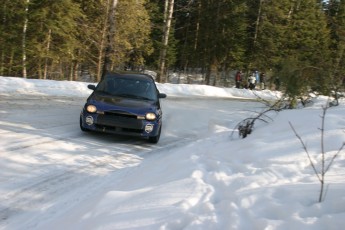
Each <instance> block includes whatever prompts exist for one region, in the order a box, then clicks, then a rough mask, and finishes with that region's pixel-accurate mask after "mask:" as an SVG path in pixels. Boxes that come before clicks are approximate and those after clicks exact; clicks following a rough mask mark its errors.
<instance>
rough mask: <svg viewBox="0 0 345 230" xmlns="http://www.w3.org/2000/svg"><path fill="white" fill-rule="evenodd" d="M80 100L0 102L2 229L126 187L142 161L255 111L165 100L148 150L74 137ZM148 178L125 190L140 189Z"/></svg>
mask: <svg viewBox="0 0 345 230" xmlns="http://www.w3.org/2000/svg"><path fill="white" fill-rule="evenodd" d="M84 102H85V97H62V96H38V95H37V96H35V95H24V96H20V95H17V96H2V97H1V99H0V106H1V107H0V109H1V114H0V118H1V119H0V126H1V129H0V151H1V154H2V156H4V157H5V159H6V161H1V163H0V164H1V165H0V166H1V169H2V170H1V177H0V183H1V187H0V197H1V198H0V199H1V203H0V204H1V206H0V228H1V229H24V228H25V229H35V228H37V227H39V226H40V225H42V224H43V223H45V222H46V223H48V224H49V222H51V221H52V220H54V219H56V218H57V216H60V215H62V214H63V213H66V212H68V211H69V210H70V209H72V208H73V207H76V206H80V205H87V203H88V201H89V200H93V199H94V197H95V196H99V195H100V194H103V193H105V192H106V191H107V186H109V184H114V183H115V184H119V183H122V184H123V185H126V186H128V185H127V183H126V174H129V173H132V174H133V173H135V172H132V170H133V168H134V167H138V166H139V165H140V164H143V162H145V161H147V160H148V159H150V162H159V163H162V162H164V161H165V160H164V159H162V158H165V157H167V158H169V154H174V151H173V149H174V148H179V147H181V146H184V145H186V144H187V143H188V144H190V143H192V142H198V141H202V139H204V138H207V137H210V136H212V135H215V134H217V133H220V134H221V133H222V132H227V133H229V131H231V128H233V127H235V125H236V124H237V122H238V121H239V120H241V119H243V118H244V117H245V116H247V114H250V113H251V112H249V111H245V110H246V108H250V109H251V110H253V108H255V107H258V109H259V107H260V106H261V105H260V104H258V103H255V102H250V101H239V100H230V99H200V98H188V99H187V98H181V97H172V98H167V99H164V100H162V106H163V112H164V120H163V122H164V123H163V124H164V126H163V131H162V136H161V140H160V142H159V143H158V144H157V145H152V144H149V143H148V142H147V141H146V140H143V139H139V138H128V137H122V136H114V135H108V134H100V133H83V132H81V131H80V129H79V123H78V119H79V113H80V110H81V108H82V106H83V104H84ZM157 158H159V159H157ZM162 167H165V166H162ZM166 167H168V165H167V166H166ZM157 173H158V174H159V172H157ZM132 176H133V175H132ZM141 176H142V175H137V177H141ZM147 179H148V178H145V177H142V178H141V179H140V180H138V182H139V184H136V183H137V182H135V181H134V182H133V181H132V182H130V185H131V186H134V187H137V188H140V187H141V183H144V182H143V181H146V180H147ZM145 183H146V182H145ZM145 183H144V184H145ZM42 213H44V218H42ZM50 227H51V226H50Z"/></svg>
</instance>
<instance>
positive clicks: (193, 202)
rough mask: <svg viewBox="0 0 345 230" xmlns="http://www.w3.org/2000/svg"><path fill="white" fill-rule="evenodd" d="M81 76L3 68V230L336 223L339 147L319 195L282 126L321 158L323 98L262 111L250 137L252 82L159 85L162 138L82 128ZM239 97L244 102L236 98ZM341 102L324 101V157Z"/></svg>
mask: <svg viewBox="0 0 345 230" xmlns="http://www.w3.org/2000/svg"><path fill="white" fill-rule="evenodd" d="M87 84H88V83H84V82H69V81H51V80H33V79H23V78H14V77H0V85H1V88H0V156H1V158H0V168H1V169H2V170H1V171H0V229H66V230H67V229H162V230H163V229H171V230H175V229H176V230H177V229H279V230H280V229H313V230H315V229H316V230H318V229H320V230H321V229H341V225H342V224H344V223H345V221H344V220H345V167H344V166H345V150H342V152H341V153H340V154H339V155H338V157H337V158H336V159H335V161H334V162H333V164H332V166H331V168H330V170H329V171H328V172H327V173H326V179H325V180H326V184H327V186H326V188H327V190H326V195H325V197H324V199H323V202H321V203H319V202H318V196H319V191H320V183H319V181H318V180H317V177H316V175H315V174H314V172H313V169H312V167H311V165H310V162H309V160H308V158H307V155H306V153H305V151H304V150H303V148H302V146H301V144H300V142H299V140H298V139H297V138H296V136H295V134H294V133H293V131H292V130H291V128H290V126H289V122H291V123H292V124H293V126H294V127H295V129H296V131H297V132H298V134H299V135H300V136H301V137H302V139H303V141H304V142H305V143H306V145H307V148H308V150H309V153H310V154H311V156H312V160H313V162H314V164H315V165H316V166H317V169H318V170H320V168H321V160H322V158H321V154H320V151H321V150H320V149H321V142H320V137H321V135H320V127H321V117H320V116H321V115H322V106H324V105H325V104H326V102H327V98H326V97H323V96H320V97H315V98H314V99H313V103H312V104H310V105H309V106H308V107H306V108H303V109H295V110H284V111H282V112H279V113H271V114H269V115H270V117H271V118H272V120H271V121H270V122H268V123H258V124H257V125H256V126H255V130H254V132H253V133H252V134H251V135H249V136H248V137H247V138H245V139H240V138H238V135H237V133H236V131H234V127H235V126H236V124H237V123H238V122H239V121H241V120H242V119H244V118H247V117H249V116H251V115H252V114H253V113H252V112H253V111H260V109H262V107H260V103H257V102H254V101H253V100H248V99H255V98H256V97H257V96H260V97H261V98H264V99H267V100H271V99H272V100H274V99H277V98H279V97H280V93H279V92H276V91H269V90H263V91H259V90H258V91H255V90H254V91H250V90H245V89H235V88H218V87H212V86H204V85H184V84H180V85H177V84H158V83H157V85H158V88H159V90H160V91H161V92H163V93H166V94H167V95H168V98H167V99H163V100H162V105H163V110H164V111H163V112H164V120H163V122H164V129H163V132H162V137H161V140H160V142H159V143H158V144H157V145H150V144H147V143H146V142H145V141H142V140H138V139H134V140H133V139H128V138H125V137H113V136H111V135H103V134H93V135H91V134H85V133H82V132H81V131H80V130H79V124H78V117H79V112H80V110H81V106H82V105H83V103H84V102H85V100H86V97H87V96H88V95H89V94H90V90H89V89H87V87H86V86H87ZM237 99H241V100H237ZM344 112H345V105H344V100H341V103H340V105H339V106H337V107H331V108H330V109H328V111H327V114H326V120H325V129H326V130H325V141H324V143H325V146H324V148H325V152H326V160H327V162H329V160H330V159H331V158H332V157H333V155H334V154H335V153H336V152H337V151H338V150H339V148H340V146H341V145H342V143H343V142H344V141H345V117H344Z"/></svg>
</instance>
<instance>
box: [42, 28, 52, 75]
mask: <svg viewBox="0 0 345 230" xmlns="http://www.w3.org/2000/svg"><path fill="white" fill-rule="evenodd" d="M51 35H52V30H51V29H49V31H48V36H47V46H46V57H45V59H44V72H43V79H47V73H48V55H49V50H50V42H51Z"/></svg>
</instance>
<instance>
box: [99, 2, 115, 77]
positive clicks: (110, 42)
mask: <svg viewBox="0 0 345 230" xmlns="http://www.w3.org/2000/svg"><path fill="white" fill-rule="evenodd" d="M117 1H118V0H112V1H111V6H110V12H109V17H108V33H107V45H106V48H105V57H104V63H103V73H102V76H104V74H105V73H106V72H108V71H110V70H111V67H112V66H113V65H112V60H111V58H112V55H113V54H114V35H115V9H116V5H117Z"/></svg>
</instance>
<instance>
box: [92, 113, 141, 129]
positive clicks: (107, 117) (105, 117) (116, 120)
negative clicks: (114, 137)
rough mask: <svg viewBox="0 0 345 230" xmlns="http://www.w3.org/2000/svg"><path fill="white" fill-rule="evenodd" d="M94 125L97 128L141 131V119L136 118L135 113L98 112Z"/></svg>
mask: <svg viewBox="0 0 345 230" xmlns="http://www.w3.org/2000/svg"><path fill="white" fill-rule="evenodd" d="M96 126H97V127H98V128H103V127H106V128H107V129H114V130H117V131H123V132H138V133H140V132H142V131H143V121H142V120H138V119H137V116H136V115H133V114H127V113H119V112H105V113H104V114H99V115H98V117H97V122H96Z"/></svg>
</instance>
